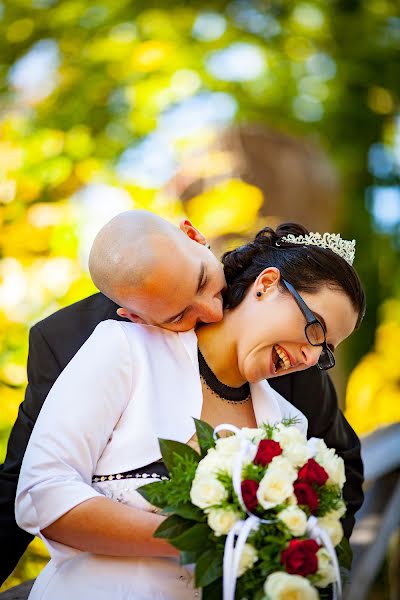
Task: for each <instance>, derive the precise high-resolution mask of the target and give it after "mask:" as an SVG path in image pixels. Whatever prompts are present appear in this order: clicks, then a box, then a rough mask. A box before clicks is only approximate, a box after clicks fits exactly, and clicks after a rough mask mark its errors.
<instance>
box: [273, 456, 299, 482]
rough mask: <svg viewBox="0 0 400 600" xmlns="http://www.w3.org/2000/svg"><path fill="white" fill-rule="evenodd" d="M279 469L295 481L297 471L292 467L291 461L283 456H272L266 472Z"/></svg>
mask: <svg viewBox="0 0 400 600" xmlns="http://www.w3.org/2000/svg"><path fill="white" fill-rule="evenodd" d="M272 471H279V472H280V473H286V475H287V476H288V477H289V479H290V480H291V481H296V479H297V471H296V470H295V469H294V468H293V465H292V463H291V462H290V461H289V460H288V459H287V458H285V457H284V456H282V455H280V456H274V458H273V459H272V460H271V462H270V463H269V466H268V472H272Z"/></svg>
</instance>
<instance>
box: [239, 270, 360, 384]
mask: <svg viewBox="0 0 400 600" xmlns="http://www.w3.org/2000/svg"><path fill="white" fill-rule="evenodd" d="M279 279H280V273H279V270H278V269H276V268H274V267H271V268H268V269H265V270H264V271H263V272H262V273H261V275H260V276H259V277H258V278H257V280H256V282H255V283H254V284H253V286H251V288H250V289H249V291H248V292H247V294H246V297H245V298H244V300H243V301H242V302H241V304H240V305H239V306H238V307H237V308H236V309H234V310H235V311H237V317H238V318H237V324H238V333H237V356H238V368H239V371H240V373H241V375H242V376H243V378H244V379H245V380H247V381H250V382H251V383H255V382H257V381H261V380H262V379H269V378H271V377H279V376H280V375H286V374H287V373H292V372H294V371H303V370H304V369H308V368H309V367H312V366H314V365H316V364H317V362H318V359H319V356H320V354H321V352H322V347H321V346H312V345H311V344H310V343H309V342H308V340H307V338H306V335H305V331H304V328H305V325H306V319H305V317H304V315H303V313H302V312H301V310H300V308H299V307H298V305H297V303H296V301H295V300H294V298H293V296H292V295H291V294H289V292H287V291H284V292H283V291H281V288H280V287H279ZM257 292H258V293H260V292H261V295H259V296H257ZM300 295H301V297H302V298H303V300H304V302H305V303H306V304H307V305H308V307H309V308H310V310H311V311H312V312H313V313H314V314H315V316H316V317H317V318H318V319H319V320H320V321H321V322H322V323H325V324H326V342H327V344H328V346H329V348H330V349H331V350H332V351H333V352H334V351H335V349H336V348H337V346H338V345H339V344H340V343H341V342H342V341H343V340H344V339H346V338H347V337H348V336H349V335H350V334H351V333H352V331H354V328H355V326H356V323H357V316H358V315H357V313H356V311H355V310H354V308H353V306H352V304H351V302H350V299H349V298H348V297H347V295H346V294H345V293H344V292H342V291H340V290H332V289H330V288H328V287H327V286H326V285H324V286H322V287H321V289H320V290H319V291H318V292H316V293H313V294H308V293H306V292H300ZM279 359H280V360H279Z"/></svg>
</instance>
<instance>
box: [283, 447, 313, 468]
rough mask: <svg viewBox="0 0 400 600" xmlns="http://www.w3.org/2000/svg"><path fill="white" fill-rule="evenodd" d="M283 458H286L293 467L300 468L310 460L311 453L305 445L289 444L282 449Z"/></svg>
mask: <svg viewBox="0 0 400 600" xmlns="http://www.w3.org/2000/svg"><path fill="white" fill-rule="evenodd" d="M283 456H284V457H286V458H287V459H288V460H289V461H290V462H291V463H292V465H293V466H294V467H302V466H303V465H305V464H306V462H307V461H308V459H309V458H311V452H310V450H309V448H308V447H307V446H306V444H298V443H297V442H291V443H290V444H287V445H286V446H285V447H284V449H283Z"/></svg>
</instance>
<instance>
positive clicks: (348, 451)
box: [269, 367, 364, 538]
mask: <svg viewBox="0 0 400 600" xmlns="http://www.w3.org/2000/svg"><path fill="white" fill-rule="evenodd" d="M280 379H281V380H286V381H279V380H280ZM269 383H270V384H271V385H272V386H273V387H274V388H275V389H277V391H278V392H280V393H282V395H283V396H284V397H285V398H287V399H288V400H289V402H291V403H292V404H294V406H296V407H297V408H298V409H299V410H301V412H302V413H304V414H305V416H306V417H307V419H308V437H319V438H322V439H324V441H325V443H326V445H327V446H328V447H329V448H335V450H336V451H337V453H338V455H339V456H341V457H342V458H343V460H344V464H345V470H346V483H345V486H344V489H343V495H344V500H345V502H346V504H347V513H346V517H345V518H344V519H343V520H342V524H343V529H344V534H345V536H346V537H347V538H349V537H350V535H351V532H352V531H353V527H354V523H355V513H356V512H357V510H358V509H359V508H360V507H361V505H362V503H363V499H364V493H363V490H362V484H363V481H364V469H363V463H362V460H361V445H360V440H359V439H358V437H357V435H356V434H355V432H354V431H353V429H352V428H351V427H350V425H349V423H348V422H347V421H346V419H345V417H344V416H343V413H342V411H341V410H340V408H339V406H338V401H337V396H336V391H335V388H334V386H333V383H332V380H331V379H330V377H329V375H328V374H327V373H326V372H325V371H320V370H319V369H318V368H317V367H312V368H311V369H307V370H306V371H300V372H298V373H293V375H289V376H286V377H285V376H284V377H276V378H274V379H270V380H269ZM289 383H290V386H289V385H288V384H289Z"/></svg>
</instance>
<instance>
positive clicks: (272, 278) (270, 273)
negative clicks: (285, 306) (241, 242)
mask: <svg viewBox="0 0 400 600" xmlns="http://www.w3.org/2000/svg"><path fill="white" fill-rule="evenodd" d="M280 278H281V273H280V271H279V269H277V268H276V267H267V268H266V269H264V271H261V273H260V274H259V276H258V277H257V279H256V280H255V282H254V286H253V288H254V294H255V295H256V296H257V298H262V296H263V295H264V294H265V293H267V292H270V291H273V290H277V289H278V285H279V281H280Z"/></svg>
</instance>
